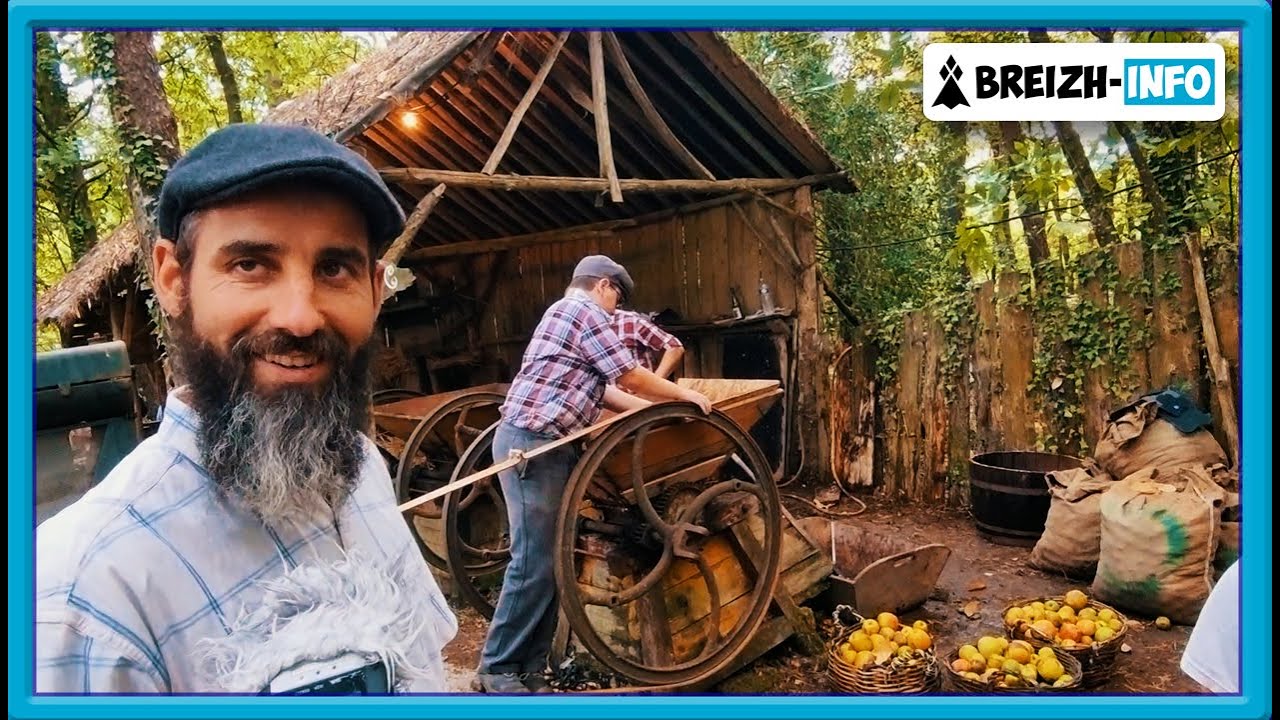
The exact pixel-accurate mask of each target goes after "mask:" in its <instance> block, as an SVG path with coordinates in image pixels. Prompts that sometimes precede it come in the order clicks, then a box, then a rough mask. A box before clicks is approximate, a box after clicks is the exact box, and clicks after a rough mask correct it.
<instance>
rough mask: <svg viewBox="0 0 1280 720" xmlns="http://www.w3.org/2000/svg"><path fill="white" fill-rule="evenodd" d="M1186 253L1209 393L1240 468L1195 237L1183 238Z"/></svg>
mask: <svg viewBox="0 0 1280 720" xmlns="http://www.w3.org/2000/svg"><path fill="white" fill-rule="evenodd" d="M1186 244H1187V252H1188V253H1189V254H1190V256H1191V276H1192V279H1193V280H1194V282H1195V290H1196V300H1197V302H1198V303H1199V305H1200V325H1201V327H1202V328H1203V330H1204V349H1205V351H1206V352H1207V353H1208V355H1209V371H1210V375H1211V376H1212V378H1213V389H1214V392H1215V393H1216V394H1217V397H1218V407H1220V408H1222V413H1221V414H1222V431H1223V433H1224V434H1226V436H1227V443H1228V444H1229V445H1230V446H1231V447H1230V450H1231V466H1232V467H1234V468H1239V467H1240V428H1239V425H1238V423H1237V421H1236V401H1235V394H1234V390H1233V389H1232V386H1231V370H1230V368H1229V366H1228V365H1227V361H1226V359H1225V358H1224V357H1222V350H1221V348H1220V347H1219V346H1218V330H1217V327H1216V326H1215V325H1214V322H1213V306H1212V305H1211V304H1210V302H1209V288H1208V286H1207V285H1206V283H1205V280H1204V259H1203V253H1202V252H1201V250H1200V240H1199V238H1197V237H1196V236H1195V235H1187V236H1186Z"/></svg>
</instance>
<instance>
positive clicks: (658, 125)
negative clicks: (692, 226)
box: [604, 32, 716, 180]
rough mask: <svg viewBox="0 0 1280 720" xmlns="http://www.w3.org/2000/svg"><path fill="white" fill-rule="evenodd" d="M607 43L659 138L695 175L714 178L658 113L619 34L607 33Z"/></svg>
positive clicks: (632, 94)
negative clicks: (623, 47)
mask: <svg viewBox="0 0 1280 720" xmlns="http://www.w3.org/2000/svg"><path fill="white" fill-rule="evenodd" d="M604 41H605V44H606V45H608V46H609V54H610V56H611V57H612V58H613V64H614V67H615V68H616V69H617V71H618V74H620V75H622V80H623V82H625V83H626V84H627V89H628V90H630V91H631V96H632V97H633V98H635V101H636V104H637V105H639V106H640V111H641V112H642V113H644V116H645V119H647V120H648V121H649V124H650V125H652V126H653V129H654V131H655V132H657V133H658V139H660V140H662V143H663V144H664V145H666V146H667V149H668V150H670V151H671V152H672V153H673V154H674V155H675V156H676V157H677V158H679V159H680V161H681V162H683V163H684V164H685V167H687V168H689V169H690V170H691V171H693V173H694V175H697V176H699V177H702V178H704V179H707V180H714V179H715V177H716V176H715V175H713V174H712V173H711V171H710V170H708V169H707V168H706V167H705V166H704V165H703V164H702V163H700V162H698V158H696V157H694V156H693V153H691V152H689V148H687V147H685V146H684V143H682V142H680V139H679V138H677V137H676V134H675V133H673V132H671V128H670V127H668V126H667V123H666V121H665V120H663V119H662V115H660V114H659V113H658V109H657V108H656V107H654V105H653V102H652V101H650V100H649V95H648V93H646V92H645V91H644V86H642V85H641V84H640V79H639V78H637V77H636V74H635V71H633V70H632V69H631V64H630V63H629V62H627V55H626V53H624V52H623V51H622V44H621V43H619V42H618V36H617V35H614V34H613V33H612V32H608V33H605V36H604Z"/></svg>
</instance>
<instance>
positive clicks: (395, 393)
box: [371, 388, 426, 477]
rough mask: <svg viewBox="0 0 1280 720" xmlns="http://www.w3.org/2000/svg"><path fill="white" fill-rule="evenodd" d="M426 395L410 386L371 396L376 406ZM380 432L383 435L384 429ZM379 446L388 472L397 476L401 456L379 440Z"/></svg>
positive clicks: (379, 391) (387, 390)
mask: <svg viewBox="0 0 1280 720" xmlns="http://www.w3.org/2000/svg"><path fill="white" fill-rule="evenodd" d="M425 395H426V393H420V392H418V391H417V390H409V389H408V388H389V389H386V390H378V391H376V392H374V393H373V396H372V397H371V401H372V402H371V404H372V405H373V406H374V407H375V408H376V407H377V406H379V405H386V404H388V403H393V402H400V401H401V400H410V399H413V398H418V397H424V396H425ZM378 433H379V435H382V431H378ZM377 446H378V454H379V455H381V456H382V460H383V462H385V463H386V464H387V472H388V473H390V474H391V477H395V476H396V473H397V472H399V468H400V456H398V455H396V454H395V453H394V452H392V451H390V450H388V449H387V448H386V447H384V446H383V443H381V442H378V443H377Z"/></svg>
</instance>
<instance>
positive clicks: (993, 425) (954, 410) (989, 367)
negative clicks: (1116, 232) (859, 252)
mask: <svg viewBox="0 0 1280 720" xmlns="http://www.w3.org/2000/svg"><path fill="white" fill-rule="evenodd" d="M1206 252H1208V253H1210V254H1209V255H1208V256H1206V257H1205V266H1206V268H1207V269H1208V270H1209V272H1208V273H1207V284H1208V286H1209V293H1210V297H1211V301H1212V302H1211V304H1212V307H1213V314H1214V318H1213V320H1214V323H1215V327H1216V329H1217V333H1218V338H1219V344H1220V345H1221V348H1222V354H1223V356H1224V358H1225V359H1226V361H1227V363H1228V364H1229V366H1230V370H1231V375H1232V386H1233V388H1234V391H1235V393H1236V407H1239V392H1240V388H1239V383H1238V376H1239V345H1240V341H1239V337H1240V336H1239V328H1240V310H1239V293H1238V290H1239V279H1238V278H1239V275H1238V261H1237V257H1236V255H1235V253H1234V251H1233V249H1232V248H1229V247H1217V248H1214V249H1212V250H1206ZM1037 270H1038V272H1037V273H1036V276H1037V279H1036V281H1035V282H1034V283H1033V282H1032V280H1031V277H1030V276H1029V275H1027V274H1023V273H1012V272H1011V273H1006V274H1004V275H1001V276H1000V277H999V278H996V279H995V281H994V282H992V281H988V282H986V283H984V284H982V285H980V286H979V287H977V289H976V290H973V289H968V290H966V291H963V292H960V293H956V294H954V295H952V296H950V297H948V298H946V299H945V300H943V301H941V302H938V303H935V304H933V305H931V306H929V307H924V308H919V309H913V310H904V311H900V312H898V313H895V314H893V315H891V316H890V317H889V318H886V319H885V321H884V322H882V323H880V325H879V326H878V327H876V328H873V329H870V330H868V331H863V332H862V333H861V334H859V335H857V336H855V338H854V340H853V342H852V343H851V345H850V347H848V348H847V351H846V352H843V353H840V354H838V355H839V356H840V361H839V362H837V363H836V365H835V366H834V375H835V377H834V378H833V380H834V382H833V385H832V388H833V392H835V393H836V395H835V396H834V397H833V402H832V407H833V411H832V416H831V419H832V423H833V426H832V448H831V451H832V455H833V457H832V467H831V470H832V472H833V473H835V475H836V477H837V479H838V480H839V481H840V482H842V483H843V484H845V485H846V486H859V485H861V486H874V488H875V489H876V490H877V491H879V492H884V493H886V494H889V495H891V496H898V497H903V498H906V499H910V500H921V501H935V502H941V501H946V502H948V503H949V504H957V505H964V504H966V503H967V501H968V498H967V492H968V459H969V457H971V456H972V455H973V454H976V453H980V452H986V451H991V450H1030V449H1035V450H1046V451H1051V452H1059V453H1063V454H1070V455H1075V456H1077V457H1085V456H1088V455H1090V454H1091V453H1092V450H1093V448H1094V446H1095V445H1096V443H1097V441H1098V438H1099V436H1100V435H1101V433H1102V430H1103V428H1104V427H1105V425H1106V421H1107V416H1108V414H1109V413H1110V412H1111V411H1112V410H1113V409H1115V408H1116V407H1119V406H1120V405H1122V404H1124V403H1125V402H1127V401H1128V400H1130V399H1132V398H1133V397H1135V396H1137V395H1138V394H1140V393H1142V392H1145V391H1147V390H1151V389H1158V388H1163V387H1170V386H1173V387H1178V388H1180V389H1182V390H1183V391H1185V392H1187V393H1189V394H1190V395H1191V397H1193V398H1194V399H1195V400H1196V402H1197V403H1198V404H1199V405H1200V406H1201V407H1202V408H1204V409H1206V410H1208V411H1209V412H1210V413H1211V414H1213V415H1214V417H1215V428H1214V430H1215V434H1217V435H1218V437H1219V442H1222V443H1223V447H1224V448H1226V447H1227V443H1226V441H1225V440H1224V438H1223V437H1222V434H1221V429H1220V427H1219V424H1218V422H1217V418H1218V417H1219V414H1220V413H1219V409H1218V403H1217V399H1216V398H1215V397H1214V394H1213V393H1212V392H1211V391H1210V378H1209V370H1208V361H1207V359H1206V358H1205V350H1204V340H1203V333H1202V325H1201V320H1200V313H1199V311H1198V310H1197V304H1196V298H1195V294H1194V287H1193V285H1192V282H1193V281H1192V275H1191V265H1190V261H1189V256H1188V251H1187V249H1186V247H1185V245H1184V244H1183V243H1182V242H1181V241H1180V240H1176V239H1171V240H1168V241H1161V242H1159V243H1151V242H1148V243H1146V244H1145V245H1144V244H1140V243H1136V242H1135V243H1126V244H1122V245H1117V246H1114V247H1111V248H1109V249H1103V250H1098V251H1095V252H1094V253H1092V254H1089V255H1085V256H1081V257H1078V258H1076V259H1075V261H1073V262H1072V263H1071V265H1070V267H1069V268H1065V269H1064V268H1063V267H1062V266H1061V265H1056V264H1051V265H1049V266H1045V267H1042V268H1038V269H1037Z"/></svg>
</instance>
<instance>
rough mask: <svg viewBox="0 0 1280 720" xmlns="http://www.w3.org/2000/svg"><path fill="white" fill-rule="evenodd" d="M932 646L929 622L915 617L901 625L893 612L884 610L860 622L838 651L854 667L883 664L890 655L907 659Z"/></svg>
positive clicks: (887, 661) (889, 659)
mask: <svg viewBox="0 0 1280 720" xmlns="http://www.w3.org/2000/svg"><path fill="white" fill-rule="evenodd" d="M931 647H933V636H932V635H930V634H929V625H928V623H926V622H925V621H923V620H917V621H916V622H915V623H913V624H911V625H910V626H906V625H903V624H902V623H901V622H900V621H899V620H898V617H897V616H896V615H894V614H893V613H887V612H883V613H880V614H879V615H877V616H876V618H875V619H874V620H871V619H867V620H864V621H862V626H861V627H859V628H858V629H857V630H854V631H853V633H851V634H850V635H849V637H848V638H847V639H845V641H844V642H843V643H841V644H840V647H839V648H838V649H837V651H838V652H839V653H840V658H841V659H842V660H844V661H845V662H846V663H848V664H850V665H852V666H854V667H855V668H862V667H865V666H867V665H884V664H887V663H889V662H891V661H892V660H893V658H895V657H897V658H904V659H909V658H911V657H913V656H915V655H917V654H919V653H923V652H924V651H925V650H928V649H929V648H931Z"/></svg>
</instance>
